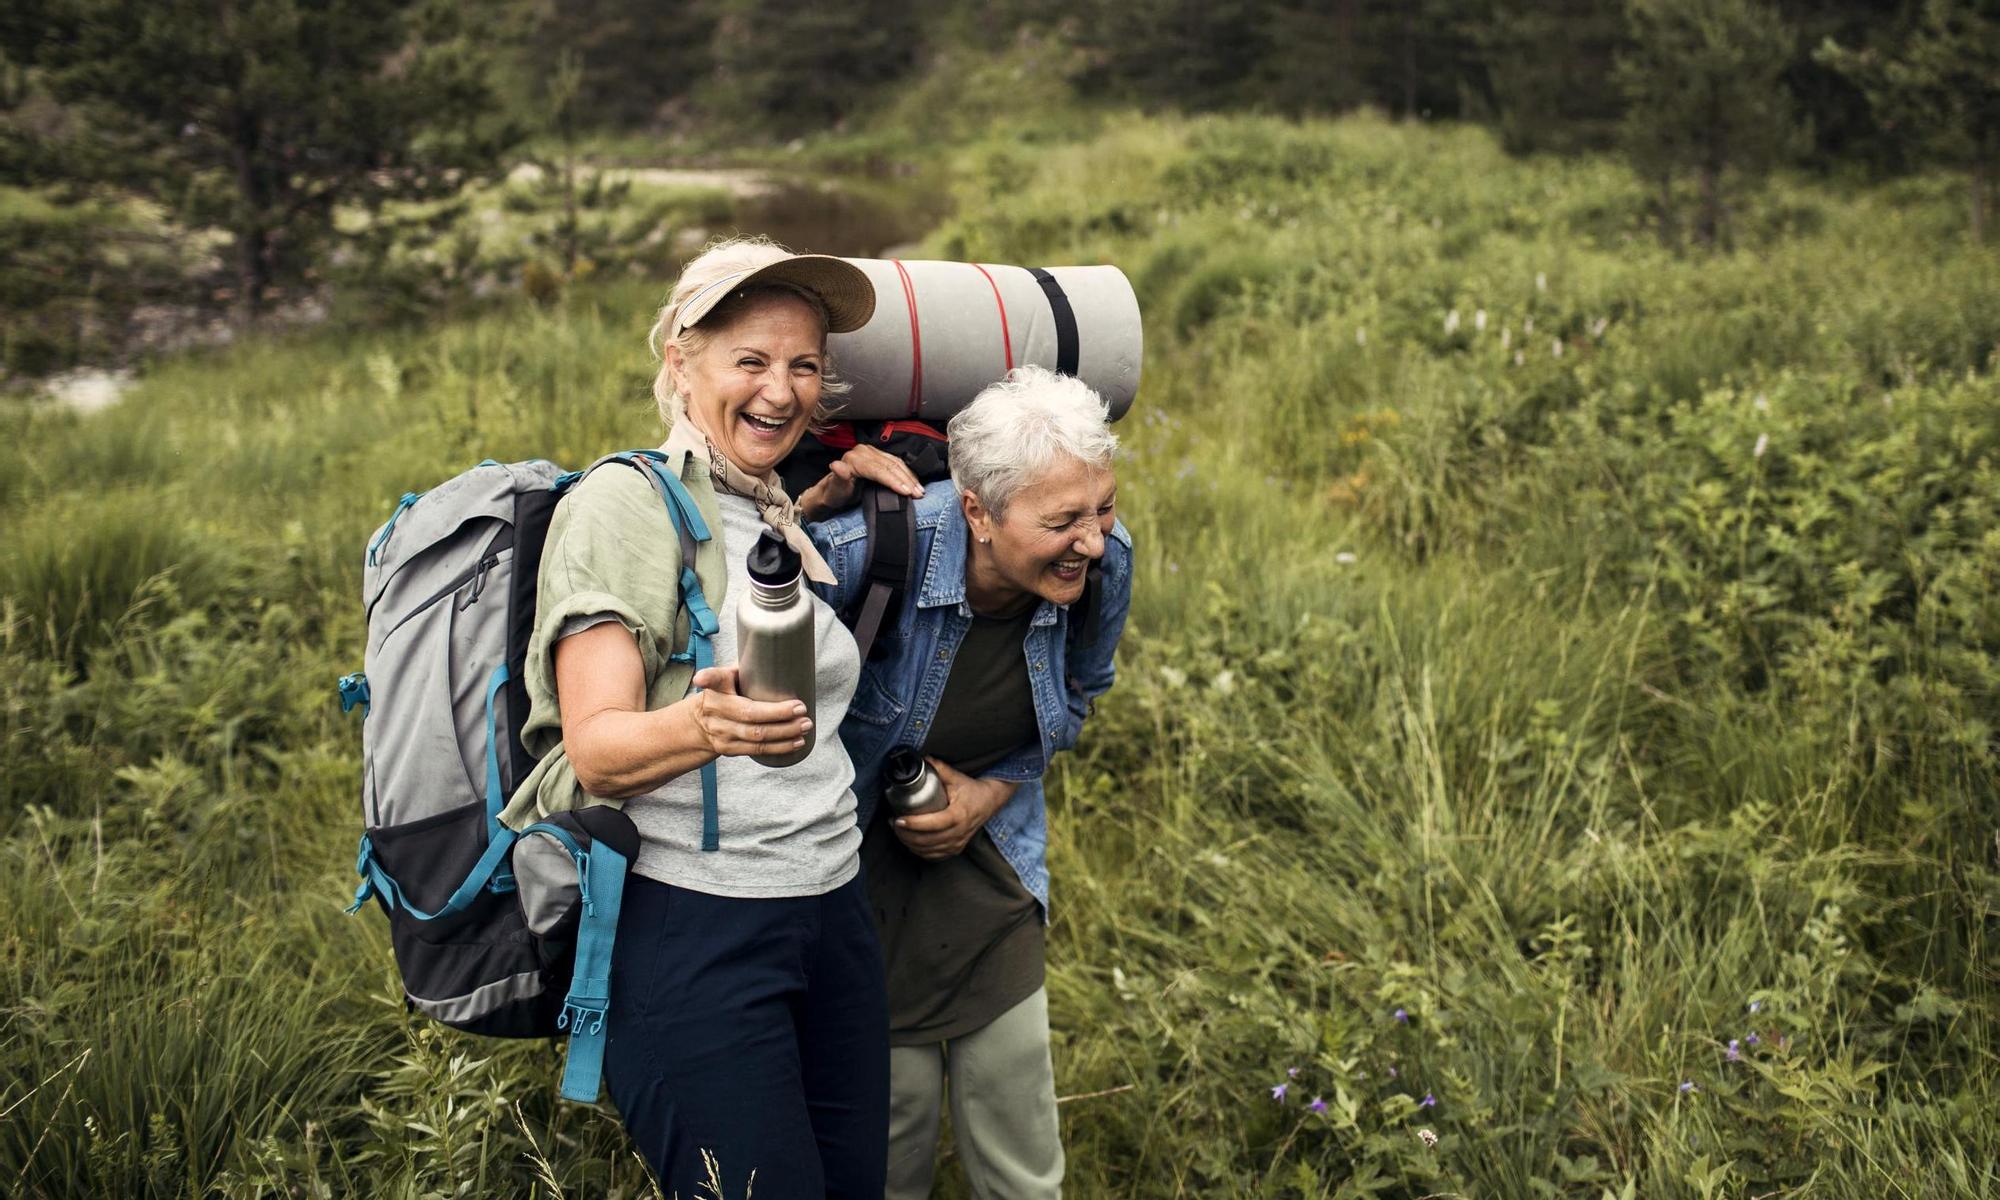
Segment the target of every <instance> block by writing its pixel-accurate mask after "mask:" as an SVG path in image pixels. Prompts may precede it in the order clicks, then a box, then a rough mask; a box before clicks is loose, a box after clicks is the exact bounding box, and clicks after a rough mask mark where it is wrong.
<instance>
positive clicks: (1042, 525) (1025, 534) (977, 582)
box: [961, 458, 1118, 613]
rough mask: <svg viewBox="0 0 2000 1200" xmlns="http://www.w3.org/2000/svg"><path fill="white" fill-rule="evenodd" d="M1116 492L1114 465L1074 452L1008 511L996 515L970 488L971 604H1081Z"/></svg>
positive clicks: (995, 607) (989, 608) (987, 607)
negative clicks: (1030, 600)
mask: <svg viewBox="0 0 2000 1200" xmlns="http://www.w3.org/2000/svg"><path fill="white" fill-rule="evenodd" d="M1117 494H1118V477H1117V476H1116V475H1114V474H1113V473H1112V471H1111V469H1110V468H1109V467H1093V466H1090V465H1088V464H1086V463H1082V462H1079V461H1077V460H1076V459H1073V458H1069V459H1063V460H1060V461H1058V462H1057V463H1056V465H1055V466H1053V467H1051V468H1049V469H1048V470H1047V471H1044V472H1043V473H1042V474H1041V475H1039V476H1038V477H1036V478H1035V479H1034V480H1032V481H1030V482H1029V483H1028V484H1026V485H1025V486H1023V487H1022V488H1021V489H1020V490H1019V491H1017V492H1015V493H1014V497H1013V499H1012V500H1010V501H1008V503H1007V512H1006V515H1005V516H1001V517H995V516H994V515H993V513H992V512H991V511H990V510H988V509H987V508H986V506H985V505H983V504H981V503H980V501H979V497H977V496H975V495H973V494H972V493H971V492H965V493H963V495H962V496H961V503H962V504H963V505H964V507H965V519H966V524H968V525H969V526H971V528H972V546H971V552H972V553H971V557H970V559H969V560H968V561H967V564H966V587H967V595H968V598H969V600H970V602H971V604H972V607H973V608H974V609H975V610H977V611H981V612H987V613H992V612H997V611H1000V610H1003V609H1006V608H1008V607H1011V606H1012V605H1014V604H1018V603H1024V602H1026V601H1027V599H1028V598H1029V597H1031V596H1032V597H1037V598H1040V599H1043V600H1047V601H1049V602H1051V603H1053V604H1074V603H1076V601H1077V600H1079V599H1081V598H1082V597H1083V576H1084V572H1085V570H1087V569H1088V568H1089V566H1090V564H1091V562H1093V561H1095V560H1096V559H1100V558H1102V557H1104V539H1105V537H1106V536H1107V535H1108V534H1109V533H1110V532H1111V524H1112V522H1113V521H1114V520H1115V519H1116V517H1117V509H1116V501H1117ZM982 538H983V539H986V540H985V541H981V539H982Z"/></svg>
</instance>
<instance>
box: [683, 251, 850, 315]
mask: <svg viewBox="0 0 2000 1200" xmlns="http://www.w3.org/2000/svg"><path fill="white" fill-rule="evenodd" d="M759 283H789V284H791V285H792V286H793V287H798V288H803V289H805V290H806V291H808V292H811V293H812V294H813V295H815V296H818V297H819V300H820V303H821V304H824V305H826V331H827V332H828V333H851V332H853V331H854V330H856V329H859V328H861V327H862V326H863V325H866V324H867V323H868V318H869V317H871V316H874V315H875V285H874V284H873V283H870V282H869V281H868V275H867V272H865V271H863V270H862V269H861V268H860V267H857V266H855V265H854V264H853V263H851V262H848V261H847V260H846V259H844V258H836V257H834V256H833V255H831V254H794V255H792V256H791V257H789V258H781V259H779V260H778V261H776V262H772V263H766V264H764V265H763V266H761V267H752V268H751V269H749V270H747V271H738V272H737V273H736V274H734V275H725V276H723V277H722V278H721V279H718V280H716V281H715V282H714V283H711V284H709V285H708V286H707V287H705V288H703V289H701V290H700V291H698V292H696V293H695V294H694V295H692V296H690V297H688V299H687V302H686V303H684V304H682V305H681V308H680V312H679V313H677V314H675V316H674V332H675V333H679V332H680V331H681V330H683V329H686V328H687V327H688V326H690V325H699V324H701V320H702V318H703V317H706V316H707V315H708V314H709V313H711V312H713V311H714V310H715V306H716V305H718V304H720V303H722V301H723V300H724V299H725V298H727V297H728V296H730V295H732V294H734V293H735V292H737V291H738V290H740V289H742V288H746V287H750V286H752V285H753V284H759Z"/></svg>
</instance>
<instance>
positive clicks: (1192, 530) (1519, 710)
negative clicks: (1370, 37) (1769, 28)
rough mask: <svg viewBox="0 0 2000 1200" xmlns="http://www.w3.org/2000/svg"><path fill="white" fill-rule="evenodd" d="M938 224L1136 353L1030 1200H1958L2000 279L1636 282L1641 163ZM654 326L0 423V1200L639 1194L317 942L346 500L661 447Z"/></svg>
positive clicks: (1023, 155) (337, 839)
mask: <svg viewBox="0 0 2000 1200" xmlns="http://www.w3.org/2000/svg"><path fill="white" fill-rule="evenodd" d="M948 174H949V176H950V178H951V179H952V180H953V181H954V182H953V185H952V186H953V188H954V192H955V199H956V213H955V215H954V216H953V217H952V218H951V219H950V220H949V221H948V222H947V223H946V224H945V225H944V226H943V227H942V228H940V229H938V230H937V231H936V232H934V233H933V234H932V235H931V237H930V239H929V241H928V243H927V245H928V249H929V250H931V251H932V252H934V253H936V254H937V255H939V256H943V257H976V258H981V259H986V260H992V261H1010V262H1031V263H1057V262H1084V261H1098V260H1104V261H1112V262H1116V263H1118V264H1120V265H1121V266H1123V267H1124V268H1125V269H1126V271H1127V272H1128V273H1129V274H1130V275H1131V276H1132V277H1133V279H1134V281H1135V283H1136V284H1137V286H1138V287H1139V289H1140V293H1141V298H1142V302H1143V304H1144V306H1145V311H1146V313H1147V319H1148V334H1149V337H1148V361H1147V368H1146V370H1147V376H1146V382H1145V385H1144V387H1143V389H1142V391H1141V395H1140V398H1139V402H1138V405H1137V406H1136V407H1135V409H1134V411H1133V415H1132V416H1131V417H1130V418H1129V419H1127V420H1126V421H1125V422H1124V423H1123V424H1122V427H1121V430H1120V432H1121V435H1122V436H1123V438H1124V443H1125V447H1124V458H1123V461H1122V463H1121V467H1120V475H1121V480H1122V481H1123V484H1124V486H1123V487H1122V488H1121V493H1120V508H1121V515H1122V516H1123V518H1124V519H1125V521H1126V523H1127V524H1128V525H1129V526H1130V527H1131V528H1132V530H1133V531H1134V536H1135V539H1136V542H1137V545H1138V554H1139V573H1138V583H1137V594H1136V598H1135V605H1134V615H1133V621H1132V626H1131V630H1130V632H1129V633H1128V635H1127V639H1126V642H1125V644H1124V646H1123V648H1122V651H1121V654H1120V673H1119V683H1118V686H1117V687H1116V689H1115V690H1114V691H1113V693H1112V694H1111V695H1110V696H1109V697H1108V698H1107V701H1106V703H1104V704H1102V705H1101V706H1100V709H1099V712H1098V715H1097V716H1096V717H1095V718H1094V719H1093V722H1092V725H1091V727H1090V728H1089V729H1088V730H1087V731H1086V734H1085V739H1084V746H1083V747H1082V749H1081V750H1080V751H1079V752H1078V753H1077V754H1076V755H1074V756H1072V757H1071V758H1070V759H1069V760H1068V761H1066V762H1063V763H1061V764H1059V766H1058V768H1057V770H1056V772H1055V786H1054V787H1053V789H1052V818H1051V821H1052V826H1053V838H1054V844H1053V849H1052V856H1053V863H1052V870H1053V874H1054V877H1055V886H1054V927H1053V930H1052V936H1051V941H1050V951H1049V954H1050V990H1051V997H1052V1014H1053V1021H1054V1024H1055V1036H1056V1065H1057V1076H1058V1085H1059V1090H1060V1092H1061V1093H1062V1094H1063V1095H1065V1096H1071V1097H1075V1098H1074V1099H1071V1100H1068V1101H1066V1102H1065V1104H1064V1105H1063V1114H1064V1129H1065V1137H1066V1140H1067V1144H1068V1148H1069V1162H1070V1188H1071V1191H1072V1193H1073V1194H1075V1195H1079V1196H1137V1197H1148V1198H1151V1197H1169V1196H1183V1195H1185V1196H1201V1197H1210V1196H1251V1195H1256V1196H1383V1197H1416V1196H1427V1195H1457V1196H1468V1197H1496V1198H1507V1197H1532V1196H1561V1197H1581V1198H1589V1200H1597V1198H1598V1197H1602V1196H1610V1197H1655V1196H1701V1197H1722V1196H1731V1197H1735V1196H1743V1197H1749V1196H1818V1197H1850V1196H1854V1197H1864V1196H1865V1197H1878V1196H1887V1197H1903V1198H1906V1200H1915V1198H1919V1197H1942V1196H1979V1195H1988V1194H1993V1193H1994V1192H1996V1191H2000V1168H1996V1165H1995V1164H1996V1163H2000V1063H1996V1059H1995V1054H1996V1047H2000V1041H1997V1040H1996V1019H2000V996H1997V995H1996V982H1997V981H1996V975H1995V972H1996V959H1995V953H1994V947H1993V946H1992V944H1991V943H1989V942H1988V940H1987V939H1988V938H1989V937H1992V936H1995V934H1996V933H2000V919H1997V914H2000V804H1996V798H1997V797H1996V792H2000V788H1996V782H1995V781H1996V775H1995V767H1996V762H1995V757H1996V751H2000V741H1996V737H1997V736H2000V735H1996V727H2000V697H1996V690H1995V683H1996V673H1995V663H1994V655H1995V653H1996V651H2000V383H1996V380H1995V374H1994V371H1995V368H1996V366H2000V360H1996V353H2000V259H1996V257H1995V255H1994V253H1993V252H1992V251H1990V250H1989V251H1983V252H1982V251H1977V250H1975V249H1973V248H1971V247H1969V246H1968V245H1967V244H1966V243H1965V241H1964V239H1963V234H1962V231H1961V230H1960V229H1959V228H1958V222H1959V221H1960V219H1961V205H1960V204H1959V197H1958V194H1957V191H1956V190H1955V188H1954V186H1953V184H1952V182H1951V181H1949V180H1944V179H1929V178H1917V179H1912V180H1906V181H1901V182H1896V183H1890V184H1883V185H1873V186H1862V185H1835V184H1829V183H1823V182H1813V181H1809V180H1798V179H1780V180H1778V181H1777V182H1776V183H1775V184H1774V185H1773V187H1772V188H1771V189H1770V190H1769V191H1767V192H1766V193H1764V194H1763V195H1762V196H1760V197H1758V198H1755V199H1753V200H1746V201H1744V202H1743V203H1741V204H1740V205H1739V208H1738V211H1737V213H1736V218H1737V230H1738V234H1737V244H1736V246H1735V248H1734V249H1733V250H1732V251H1730V252H1728V253H1726V254H1721V255H1715V256H1690V257H1685V258H1682V257H1676V256H1674V255H1672V254H1670V253H1668V252H1667V251H1665V250H1663V249H1662V248H1661V247H1660V246H1659V245H1658V244H1657V242H1656V241H1655V240H1654V239H1653V237H1652V236H1651V233H1650V218H1649V215H1648V210H1647V203H1648V199H1649V196H1650V191H1649V189H1646V188H1643V187H1641V186H1640V185H1639V183H1638V182H1637V181H1636V180H1635V179H1634V178H1632V177H1631V175H1630V174H1629V173H1628V172H1627V171H1626V170H1625V169H1624V168H1623V167H1621V166H1619V165H1617V164H1615V163H1612V162H1609V161H1603V160H1593V159H1578V160H1546V161H1544V160H1534V161H1518V160H1511V159H1508V158H1506V157H1504V156H1503V155H1501V154H1500V153H1499V151H1498V150H1497V149H1496V147H1495V145H1494V144H1493V142H1492V140H1491V138H1490V137H1489V136H1488V135H1486V134H1483V133H1481V132H1478V131H1475V130H1471V129H1435V128H1414V127H1398V126H1391V125H1388V124H1384V123H1381V122H1377V121H1373V120H1369V119H1366V118H1357V119H1350V120H1346V121H1342V122H1339V123H1311V124H1304V125H1296V124H1286V123H1281V122H1277V121H1272V120H1264V119H1258V118H1249V117H1239V118H1212V119H1202V120H1179V119H1165V118H1139V117H1115V116H1114V117H1109V118H1106V119H1105V120H1103V121H1102V122H1098V123H1094V124H1091V125H1088V126H1079V127H1078V128H1076V129H1074V130H1072V131H1070V132H1069V133H1068V134H1066V135H1065V136H1064V137H1062V138H1053V139H1043V140H1041V141H1039V142H1037V143H1036V144H1032V145H1027V144H1023V143H1022V142H1020V141H1018V140H1015V139H1011V138H1009V139H1003V138H1000V137H993V138H990V139H986V140H975V141H970V142H968V143H967V144H966V145H965V146H964V147H963V148H962V149H960V150H958V151H956V152H955V156H954V158H953V159H952V161H951V162H950V164H949V171H948ZM666 282H667V281H666V280H657V281H645V282H633V281H607V282H602V283H598V284H594V285H586V286H581V287H577V288H573V289H571V290H570V291H569V292H568V293H567V295H566V297H565V298H564V299H563V300H562V301H561V302H560V303H558V304H555V305H553V306H548V307H538V306H535V305H530V304H526V303H520V304H508V305H502V306H500V307H497V308H492V309H489V310H488V311H485V312H483V313H481V314H478V315H474V316H471V317H468V318H466V319H462V320H458V321H455V322H452V323H446V324H436V325H433V326H431V327H427V328H418V329H411V330H407V331H404V332H386V333H347V334H342V333H337V332H328V333H321V334H313V335H299V336H295V337H290V338H286V339H282V340H280V339H271V340H265V341H259V342H255V343H251V344H245V345H242V346H239V347H236V348H234V349H232V350H230V351H228V352H226V353H217V354H208V355H199V356H189V357H185V358H182V359H179V360H176V361H171V362H167V363H164V364H161V365H159V366H157V367H156V368H154V369H152V370H151V371H150V372H149V373H148V374H147V375H146V377H145V379H144V380H143V382H142V383H141V385H140V386H139V387H138V388H137V389H135V390H134V391H133V392H132V393H131V394H130V395H129V396H128V397H127V399H126V400H125V401H124V402H123V403H122V404H121V405H120V406H118V407H117V408H114V409H112V410H110V411H108V412H105V413H102V414H97V415H94V416H89V417H84V416H79V415H76V414H71V413H64V412H59V411H53V410H49V409H25V408H19V407H15V408H9V409H6V410H4V411H0V528H4V529H5V530H6V534H5V550H4V554H3V555H0V713H4V716H0V721H4V726H0V728H4V738H5V743H4V745H5V749H4V755H5V759H4V762H5V767H6V770H5V772H4V774H0V792H4V802H3V803H0V853H4V856H5V858H4V870H0V937H4V942H0V1067H3V1068H4V1069H0V1080H5V1082H4V1083H0V1191H4V1192H7V1193H10V1194H25V1195H51V1196H58V1195H73V1194H74V1195H106V1196H112V1195H115V1196H138V1195H146V1196H207V1195H226V1196H301V1197H306V1196H345V1195H367V1196H385V1197H395V1196H409V1197H418V1196H459V1195H463V1196H485V1195H530V1194H536V1195H544V1196H547V1195H554V1194H558V1193H560V1194H564V1195H570V1196H583V1195H616V1196H636V1195H645V1194H647V1193H648V1185H647V1183H646V1181H645V1177H644V1173H643V1171H642V1170H641V1168H640V1167H639V1165H638V1163H637V1162H636V1160H635V1159H634V1158H633V1157H632V1156H631V1155H630V1153H629V1151H628V1150H627V1149H626V1148H625V1147H624V1144H623V1139H622V1134H621V1133H620V1132H619V1130H618V1127H617V1125H616V1122H615V1119H614V1118H613V1117H611V1116H610V1115H609V1113H608V1111H593V1110H590V1109H586V1108H580V1107H576V1106H570V1105H563V1104H559V1103H558V1102H557V1101H556V1100H555V1097H554V1092H555V1076H556V1073H557V1071H558V1069H559V1063H560V1057H559V1051H558V1050H557V1049H555V1048H553V1047H551V1046H548V1045H540V1044H534V1045H515V1044H500V1043H491V1042H482V1041H476V1040H471V1039H466V1038H462V1037H459V1036H456V1035H451V1034H447V1033H443V1032H440V1031H439V1030H437V1029H436V1028H434V1027H430V1026H427V1025H425V1024H422V1023H420V1022H415V1021H411V1020H409V1019H407V1018H406V1017H405V1016H404V1014H403V1012H402V1009H401V1005H400V1003H399V1001H398V992H397V988H396V983H395V979H394V976H393V972H392V969H391V967H390V965H389V954H388V945H387V938H386V936H385V933H384V930H383V928H382V924H381V922H380V921H379V920H378V919H376V918H375V917H373V916H372V915H367V916H362V917H356V918H352V919H350V918H345V917H343V916H341V915H340V911H339V910H340V907H341V905H342V903H343V902H344V900H345V897H346V895H347V893H348V892H349V890H350V889H351V876H350V870H351V863H352V847H353V840H354V836H355V833H356V805H355V776H356V767H357V756H358V726H357V725H356V724H354V723H352V722H350V720H348V719H344V718H343V717H342V716H341V715H340V713H339V711H338V708H337V705H336V704H335V703H334V693H333V688H332V683H333V680H334V678H335V677H337V676H338V675H339V674H341V673H343V672H345V671H347V670H351V669H355V668H356V667H357V666H358V665H359V659H360V653H361V634H362V629H361V622H360V612H359V605H358V603H357V594H358V586H359V568H360V563H361V548H362V545H363V542H364V540H365V538H366V535H367V533H368V531H369V530H370V529H372V528H373V527H374V525H375V524H377V523H378V522H379V521H380V520H382V519H383V518H384V516H386V514H387V512H388V509H389V506H390V505H391V504H392V503H393V500H394V498H395V497H396V496H397V495H399V494H400V493H402V492H403V491H406V490H415V489H420V488H423V487H426V486H428V485H430V484H431V483H434V482H435V481H437V480H438V479H440V478H442V477H444V476H445V475H447V474H449V473H452V472H454V471H456V470H458V469H460V468H462V467H464V466H467V465H470V464H471V463H473V462H475V461H477V460H478V459H480V458H483V457H487V456H492V457H496V458H502V459H507V458H515V457H528V456H533V455H542V456H547V457H551V458H554V459H556V460H558V461H562V462H567V463H581V462H583V461H586V460H588V459H590V458H592V457H594V456H595V455H597V454H599V453H601V452H603V451H605V450H607V449H610V448H614V447H622V446H629V445H640V444H648V443H651V442H653V441H656V440H657V429H656V426H655V424H654V419H653V417H652V409H651V402H650V400H649V399H648V398H647V392H646V383H647V379H648V377H649V374H650V372H649V366H650V364H649V363H648V361H647V360H646V357H645V354H644V350H643V337H644V331H645V328H646V325H647V321H648V316H649V312H650V309H651V306H652V305H653V304H655V303H657V301H658V299H659V297H660V295H661V294H662V293H663V292H664V290H665V286H666ZM1315 1098H1317V1099H1318V1100H1319V1101H1320V1102H1321V1103H1320V1105H1319V1106H1318V1110H1316V1108H1315V1105H1314V1104H1313V1102H1314V1100H1315ZM749 1166H754V1164H740V1165H731V1164H725V1172H730V1173H733V1172H736V1171H739V1170H743V1169H747V1168H748V1167H749ZM948 1186H950V1187H952V1188H959V1184H958V1182H957V1181H956V1179H953V1180H952V1181H951V1183H950V1184H949V1185H948ZM729 1190H730V1191H731V1195H732V1198H733V1196H734V1194H735V1191H734V1187H733V1185H732V1187H731V1188H730V1189H729ZM951 1194H953V1195H957V1194H962V1189H961V1190H959V1191H953V1192H951Z"/></svg>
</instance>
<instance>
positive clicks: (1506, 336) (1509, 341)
mask: <svg viewBox="0 0 2000 1200" xmlns="http://www.w3.org/2000/svg"><path fill="white" fill-rule="evenodd" d="M1513 344H1514V331H1513V330H1511V329H1502V330H1501V331H1500V348H1501V349H1502V350H1505V349H1507V348H1508V347H1509V346H1512V345H1513Z"/></svg>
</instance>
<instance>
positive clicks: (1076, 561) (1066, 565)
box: [1055, 558, 1084, 576]
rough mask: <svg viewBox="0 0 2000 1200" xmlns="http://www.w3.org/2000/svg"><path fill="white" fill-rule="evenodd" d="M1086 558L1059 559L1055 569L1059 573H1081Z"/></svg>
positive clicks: (1066, 574) (1065, 574)
mask: <svg viewBox="0 0 2000 1200" xmlns="http://www.w3.org/2000/svg"><path fill="white" fill-rule="evenodd" d="M1083 566H1084V560H1083V559H1081V558H1062V559H1057V560H1056V563H1055V571H1056V574H1058V575H1064V576H1068V575H1079V574H1082V573H1083Z"/></svg>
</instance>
